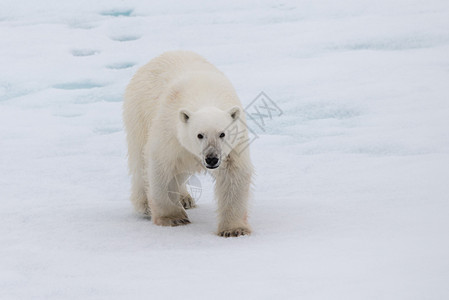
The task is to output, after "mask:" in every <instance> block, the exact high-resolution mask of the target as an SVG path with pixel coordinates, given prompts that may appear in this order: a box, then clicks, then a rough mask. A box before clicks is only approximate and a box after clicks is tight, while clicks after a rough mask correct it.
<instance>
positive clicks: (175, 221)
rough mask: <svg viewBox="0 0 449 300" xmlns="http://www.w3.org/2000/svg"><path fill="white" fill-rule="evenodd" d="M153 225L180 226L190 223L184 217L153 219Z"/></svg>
mask: <svg viewBox="0 0 449 300" xmlns="http://www.w3.org/2000/svg"><path fill="white" fill-rule="evenodd" d="M154 224H156V225H160V226H180V225H187V224H190V221H189V219H188V218H186V217H185V218H184V217H182V218H178V217H158V218H154Z"/></svg>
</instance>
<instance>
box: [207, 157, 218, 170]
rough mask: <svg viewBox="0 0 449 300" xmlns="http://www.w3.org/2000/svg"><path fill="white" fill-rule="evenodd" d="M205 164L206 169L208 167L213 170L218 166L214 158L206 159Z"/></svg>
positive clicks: (216, 159)
mask: <svg viewBox="0 0 449 300" xmlns="http://www.w3.org/2000/svg"><path fill="white" fill-rule="evenodd" d="M206 164H207V167H208V168H209V167H211V168H214V167H216V165H217V164H218V158H216V157H206Z"/></svg>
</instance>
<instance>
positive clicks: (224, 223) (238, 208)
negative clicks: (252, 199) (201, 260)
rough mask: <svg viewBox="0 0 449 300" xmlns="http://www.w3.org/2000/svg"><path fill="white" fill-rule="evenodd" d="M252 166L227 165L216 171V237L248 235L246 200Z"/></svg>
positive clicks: (249, 230) (249, 231)
mask: <svg viewBox="0 0 449 300" xmlns="http://www.w3.org/2000/svg"><path fill="white" fill-rule="evenodd" d="M251 175H252V166H251V165H250V163H249V164H248V165H247V166H245V165H241V166H237V165H236V164H228V166H227V167H226V168H223V169H221V170H219V171H218V174H217V175H216V176H215V177H216V185H215V195H216V197H217V200H218V235H219V236H223V237H235V236H240V235H248V234H250V233H251V228H250V227H249V225H248V220H247V219H248V198H249V192H250V185H251Z"/></svg>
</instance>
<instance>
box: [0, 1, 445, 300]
mask: <svg viewBox="0 0 449 300" xmlns="http://www.w3.org/2000/svg"><path fill="white" fill-rule="evenodd" d="M151 2H152V1H118V0H114V1H106V0H102V1H85V0H78V1H50V0H45V1H31V0H23V1H10V0H2V2H1V3H0V43H1V44H0V68H1V71H0V298H1V299H144V298H145V299H174V298H177V299H179V298H187V299H283V298H285V299H449V288H448V285H447V283H448V282H449V240H448V237H449V182H448V180H449V171H448V167H449V30H448V29H449V3H448V2H447V1H445V0H441V1H439V0H428V1H423V0H411V1H400V0H395V1H389V0H380V1H356V0H345V1H333V2H332V1H324V0H313V1H312V0H310V1H309V0H304V1H288V0H286V1H268V0H267V1H255V0H251V1H236V0H233V1H226V2H219V3H218V2H215V1H214V2H212V1H202V0H194V1H190V2H189V3H185V2H182V3H181V2H178V1H173V0H166V1H162V2H154V3H151ZM173 49H188V50H193V51H196V52H198V53H200V54H201V55H203V56H205V57H206V58H207V59H209V60H210V61H211V62H212V63H214V64H215V65H217V66H218V67H219V68H220V69H221V70H223V71H224V72H225V73H226V74H227V75H228V77H229V78H230V79H231V81H232V82H233V83H234V85H235V87H236V89H237V91H238V93H239V95H240V97H241V99H242V102H243V103H244V104H245V105H247V104H249V103H251V102H252V101H253V99H254V98H255V97H256V96H257V95H258V94H259V93H260V92H261V91H264V92H265V93H266V94H267V95H268V96H269V97H270V98H271V99H272V100H273V101H274V102H275V103H276V105H277V106H278V107H279V108H280V109H281V110H282V115H281V116H273V118H272V119H270V118H266V119H264V122H265V125H264V126H263V129H261V128H260V127H258V126H257V124H255V123H250V126H251V128H252V129H254V130H255V132H256V134H257V136H258V138H257V139H256V140H255V141H254V142H253V143H252V145H251V152H252V157H253V162H254V164H255V166H256V169H257V177H256V180H255V188H254V196H253V199H252V209H251V218H250V222H251V224H252V227H253V229H254V234H253V235H251V236H249V237H241V238H234V239H223V238H220V237H217V236H215V235H214V231H215V228H216V224H215V222H216V220H215V213H214V210H215V203H214V200H213V190H212V189H213V183H212V182H211V180H210V179H209V178H208V177H206V176H201V177H200V179H201V183H202V187H203V191H202V194H201V198H200V199H199V200H198V204H199V207H198V208H196V209H193V210H190V211H189V212H188V213H189V215H190V219H191V221H192V224H190V225H188V226H184V227H177V228H163V227H158V226H155V225H153V224H152V223H151V222H150V221H149V220H147V219H145V218H142V217H139V216H138V215H136V214H135V213H134V212H133V210H132V207H131V203H130V202H129V200H128V195H129V187H130V185H129V178H128V176H127V170H126V145H125V137H124V132H123V126H122V121H121V102H122V96H123V91H124V88H125V86H126V84H127V83H128V82H129V80H130V78H131V77H132V75H133V74H134V73H135V72H136V70H137V69H138V68H139V66H141V65H143V64H144V63H146V62H147V61H148V60H150V59H151V58H153V57H155V56H156V55H158V54H160V53H162V52H164V51H167V50H173Z"/></svg>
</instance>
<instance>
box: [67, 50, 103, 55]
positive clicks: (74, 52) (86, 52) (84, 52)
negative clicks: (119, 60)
mask: <svg viewBox="0 0 449 300" xmlns="http://www.w3.org/2000/svg"><path fill="white" fill-rule="evenodd" d="M99 53H100V51H98V50H93V49H74V50H72V55H73V56H92V55H96V54H99Z"/></svg>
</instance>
